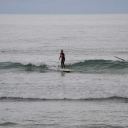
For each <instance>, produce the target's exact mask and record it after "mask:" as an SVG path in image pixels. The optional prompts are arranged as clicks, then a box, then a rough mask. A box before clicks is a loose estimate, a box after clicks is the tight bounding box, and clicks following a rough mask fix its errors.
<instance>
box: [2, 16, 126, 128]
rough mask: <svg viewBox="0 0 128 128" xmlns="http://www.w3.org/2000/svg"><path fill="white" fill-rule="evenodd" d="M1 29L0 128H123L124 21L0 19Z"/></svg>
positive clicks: (95, 18) (119, 18) (115, 18)
mask: <svg viewBox="0 0 128 128" xmlns="http://www.w3.org/2000/svg"><path fill="white" fill-rule="evenodd" d="M0 30H1V31H0V127H1V128H4V127H6V128H7V127H8V128H22V127H25V128H35V127H36V128H42V127H44V128H45V127H46V128H60V127H61V128H97V127H98V128H117V127H118V128H127V127H128V123H127V122H128V56H127V55H128V15H0ZM62 49H63V50H64V53H65V56H66V61H65V65H66V68H68V69H71V71H72V72H70V73H64V72H60V71H59V69H58V67H59V66H60V61H59V55H60V51H61V50H62ZM115 56H116V57H115ZM117 57H118V58H121V59H123V60H121V59H118V58H117Z"/></svg>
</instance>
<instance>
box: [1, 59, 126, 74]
mask: <svg viewBox="0 0 128 128" xmlns="http://www.w3.org/2000/svg"><path fill="white" fill-rule="evenodd" d="M51 67H52V66H51ZM53 67H56V70H54V71H57V66H56V65H54V66H53ZM66 68H69V69H72V71H74V72H81V73H93V74H94V73H100V74H102V73H103V74H104V73H119V74H128V62H126V61H125V62H124V61H112V60H85V61H83V62H77V63H73V64H66ZM10 69H11V70H20V71H36V72H48V71H53V70H52V68H49V66H48V65H45V64H40V65H35V64H32V63H29V64H22V63H13V62H0V70H10Z"/></svg>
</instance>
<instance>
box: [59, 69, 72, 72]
mask: <svg viewBox="0 0 128 128" xmlns="http://www.w3.org/2000/svg"><path fill="white" fill-rule="evenodd" d="M59 70H60V71H61V72H71V70H70V69H66V68H60V69H59Z"/></svg>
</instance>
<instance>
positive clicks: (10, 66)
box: [0, 62, 48, 72]
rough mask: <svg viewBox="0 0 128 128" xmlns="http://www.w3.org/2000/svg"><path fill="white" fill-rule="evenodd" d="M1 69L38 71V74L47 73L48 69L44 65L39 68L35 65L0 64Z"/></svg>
mask: <svg viewBox="0 0 128 128" xmlns="http://www.w3.org/2000/svg"><path fill="white" fill-rule="evenodd" d="M0 69H1V70H2V69H3V70H10V69H14V70H20V71H37V72H47V71H48V67H47V66H46V65H44V64H41V65H39V66H37V65H34V64H31V63H29V64H22V63H13V62H0Z"/></svg>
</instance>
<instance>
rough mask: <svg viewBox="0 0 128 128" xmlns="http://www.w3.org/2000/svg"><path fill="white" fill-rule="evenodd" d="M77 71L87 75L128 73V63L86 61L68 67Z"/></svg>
mask: <svg viewBox="0 0 128 128" xmlns="http://www.w3.org/2000/svg"><path fill="white" fill-rule="evenodd" d="M67 66H68V68H71V69H73V70H75V71H79V72H86V73H128V62H124V61H112V60H85V61H84V62H78V63H74V64H70V65H67Z"/></svg>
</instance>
